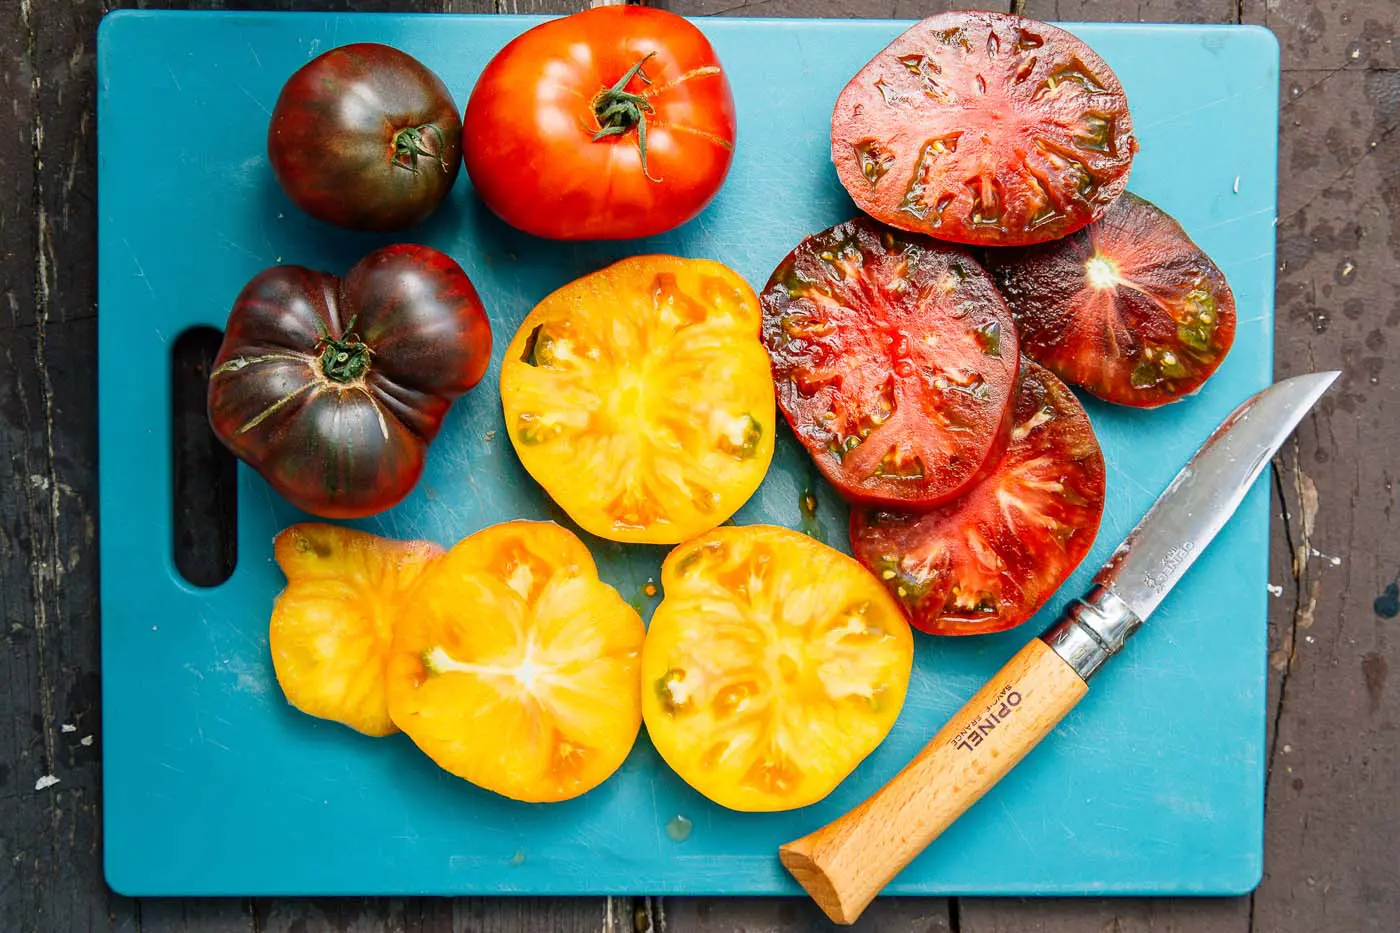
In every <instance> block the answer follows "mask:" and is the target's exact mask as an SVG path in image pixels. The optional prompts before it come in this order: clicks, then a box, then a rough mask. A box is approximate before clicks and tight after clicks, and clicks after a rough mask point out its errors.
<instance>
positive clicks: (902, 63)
mask: <svg viewBox="0 0 1400 933" xmlns="http://www.w3.org/2000/svg"><path fill="white" fill-rule="evenodd" d="M831 146H832V149H831V151H832V160H833V162H834V163H835V165H836V168H837V173H838V175H839V176H840V179H841V182H842V184H843V185H844V186H845V187H846V190H847V191H848V192H849V193H850V195H851V197H852V199H853V200H854V201H855V203H856V205H857V206H858V207H860V208H861V209H862V210H863V211H864V212H865V215H866V216H860V217H858V218H857V219H855V220H852V221H849V222H847V223H843V224H839V225H837V226H835V227H832V228H831V229H829V230H824V231H822V232H820V233H817V234H814V235H812V236H810V237H808V238H807V239H805V240H803V241H802V242H801V243H800V244H798V246H797V248H796V249H794V250H793V251H792V252H791V253H790V254H789V255H788V256H787V258H786V259H784V260H783V262H782V263H781V264H780V265H779V266H778V268H777V270H776V271H774V273H773V275H772V277H771V278H770V279H769V282H768V285H767V287H766V288H765V290H764V292H763V295H762V303H763V340H764V344H765V345H766V347H767V349H768V352H769V356H770V358H771V361H772V365H773V375H774V381H775V383H776V386H777V393H778V402H779V405H780V407H781V408H782V410H783V414H784V415H785V416H786V418H787V421H788V423H789V425H790V426H791V427H792V430H793V432H794V434H796V436H797V438H798V439H799V440H800V441H801V443H802V444H803V446H804V447H806V449H807V451H808V453H809V454H811V456H812V458H813V460H814V461H815V462H816V464H817V466H818V468H819V469H820V470H821V472H822V473H823V475H825V476H826V478H827V479H828V480H830V482H831V483H832V484H833V485H834V486H835V488H836V489H837V490H838V491H839V492H840V493H841V494H842V495H843V496H844V497H845V498H846V499H847V500H848V501H849V502H850V503H851V504H852V515H851V526H850V528H851V549H852V552H853V554H854V555H855V556H856V557H857V558H858V559H859V560H860V561H861V562H862V563H864V564H865V566H866V567H867V568H869V569H870V570H871V571H872V572H873V573H874V574H875V575H876V576H877V577H878V578H879V579H880V580H881V581H883V583H884V584H885V586H886V587H887V588H888V589H889V590H890V592H891V593H892V594H893V595H894V596H895V598H896V599H897V600H899V602H900V604H901V605H902V606H903V608H904V610H905V612H906V613H907V615H908V616H909V618H910V621H911V622H912V623H913V624H914V625H915V626H916V627H918V628H920V629H922V630H924V631H926V632H931V633H934V634H941V635H963V634H975V633H982V632H995V631H1000V630H1002V629H1006V628H1010V627H1012V626H1014V625H1018V624H1020V623H1021V622H1024V621H1025V620H1026V619H1028V618H1030V616H1031V615H1033V614H1034V613H1035V611H1036V610H1037V609H1039V608H1040V607H1041V606H1042V605H1043V604H1044V603H1045V601H1046V600H1047V599H1048V598H1049V597H1050V595H1051V594H1052V593H1054V591H1055V589H1056V588H1057V587H1058V586H1059V585H1060V584H1061V583H1062V582H1064V580H1065V579H1066V578H1067V577H1068V576H1069V574H1070V573H1072V572H1073V571H1074V569H1075V568H1076V567H1077V566H1078V565H1079V563H1080V561H1082V560H1083V558H1084V556H1085V554H1086V553H1087V552H1088V550H1089V547H1090V546H1091V544H1092V543H1093V540H1094V536H1095V534H1096V532H1097V530H1098V526H1099V520H1100V518H1101V516H1102V513H1103V504H1104V493H1105V484H1104V479H1105V476H1104V460H1103V454H1102V453H1101V451H1100V449H1099V445H1098V441H1097V440H1096V438H1095V436H1094V431H1093V427H1092V425H1091V424H1090V421H1089V417H1088V415H1087V413H1086V412H1085V410H1084V408H1083V406H1082V405H1081V404H1080V403H1079V401H1078V400H1077V399H1076V398H1075V396H1074V394H1073V393H1072V392H1070V391H1069V389H1067V388H1066V386H1065V384H1064V382H1062V381H1061V380H1062V379H1063V380H1065V381H1066V382H1069V383H1072V384H1074V385H1077V386H1080V387H1081V388H1083V389H1085V390H1086V391H1088V392H1090V393H1091V394H1093V395H1095V396H1097V397H1099V398H1101V399H1104V400H1106V401H1109V402H1115V403H1118V404H1123V405H1132V406H1136V407H1142V408H1149V407H1154V406H1158V405H1162V404H1165V403H1167V402H1171V401H1175V400H1176V399H1179V398H1181V397H1183V396H1184V395H1186V394H1189V393H1191V392H1194V391H1195V390H1196V389H1198V388H1199V387H1200V386H1201V384H1202V383H1203V382H1204V381H1205V380H1206V379H1207V378H1208V377H1209V376H1210V375H1211V373H1213V372H1214V371H1215V369H1216V368H1217V367H1218V366H1219V365H1220V363H1221V361H1222V360H1223V359H1224V357H1225V354H1226V353H1227V352H1228V350H1229V348H1230V344H1231V341H1232V340H1233V337H1234V327H1235V314H1234V300H1233V297H1232V296H1231V294H1230V289H1229V286H1228V285H1227V284H1226V282H1225V279H1224V276H1223V275H1222V274H1221V273H1220V270H1219V269H1218V268H1216V266H1215V265H1214V263H1212V262H1211V261H1210V259H1209V258H1208V257H1207V256H1206V255H1205V254H1204V253H1203V252H1202V251H1201V250H1200V249H1199V248H1197V247H1196V246H1195V244H1194V243H1192V242H1191V240H1190V238H1189V237H1188V236H1187V235H1186V233H1185V232H1184V231H1183V230H1182V228H1181V226H1180V225H1179V224H1177V223H1176V222H1175V221H1174V220H1172V219H1171V218H1170V217H1169V216H1167V215H1166V214H1165V213H1164V212H1163V211H1161V210H1160V209H1158V208H1157V207H1155V206H1154V205H1152V204H1150V203H1149V202H1147V201H1145V200H1143V199H1142V198H1139V197H1137V196H1136V195H1133V194H1129V193H1126V191H1125V187H1126V185H1127V180H1128V172H1129V169H1130V167H1131V164H1132V160H1133V156H1134V154H1135V153H1136V151H1137V143H1136V140H1135V139H1134V137H1133V129H1132V118H1131V115H1130V114H1129V111H1128V104H1127V98H1126V95H1125V94H1124V92H1123V88H1122V85H1121V84H1120V83H1119V81H1118V78H1117V77H1116V76H1115V75H1114V74H1113V72H1112V70H1110V69H1109V67H1108V65H1107V64H1105V63H1104V62H1103V60H1102V59H1101V58H1099V56H1098V55H1096V54H1095V53H1094V52H1093V50H1092V49H1090V48H1089V47H1088V46H1087V45H1085V44H1084V43H1083V42H1081V41H1080V40H1079V39H1077V38H1075V37H1074V36H1072V35H1071V34H1069V33H1068V32H1065V31H1064V30H1061V29H1057V28H1055V27H1053V26H1048V25H1045V24H1043V23H1037V22H1034V21H1031V20H1027V19H1023V18H1021V17H1018V16H1011V15H1005V14H999V13H981V12H978V13H968V12H961V13H948V14H944V15H941V16H934V17H931V18H929V19H926V20H924V21H923V22H921V23H919V24H918V25H916V26H914V27H913V28H912V29H910V30H908V31H907V32H905V33H904V34H902V35H901V36H899V37H898V38H897V39H896V40H895V41H894V42H893V43H891V44H890V45H889V46H888V47H887V48H885V49H884V50H883V51H882V52H880V53H879V54H878V55H876V56H875V57H874V58H873V59H872V60H871V61H870V62H869V64H867V65H866V66H865V67H864V68H863V69H862V70H861V71H860V72H859V73H858V74H857V75H856V76H855V77H854V78H853V79H852V80H851V82H850V83H849V84H848V85H847V86H846V88H845V89H844V90H843V91H842V93H841V95H840V97H839V98H838V99H837V102H836V107H835V111H834V113H833V116H832V130H831ZM974 249H977V250H978V252H975V253H974V252H973V250H974Z"/></svg>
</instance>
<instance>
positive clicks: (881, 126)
mask: <svg viewBox="0 0 1400 933" xmlns="http://www.w3.org/2000/svg"><path fill="white" fill-rule="evenodd" d="M1136 150H1137V143H1136V141H1135V139H1134V137H1133V124H1132V117H1131V116H1130V114H1129V112H1128V102H1127V98H1126V96H1125V95H1124V93H1123V87H1122V85H1121V84H1120V83H1119V81H1118V78H1117V77H1116V76H1115V75H1114V74H1113V71H1112V70H1111V69H1110V68H1109V67H1108V65H1107V64H1105V63H1104V61H1103V59H1101V58H1099V56H1098V55H1096V54H1095V53H1094V51H1093V50H1092V49H1090V48H1089V47H1088V46H1087V45H1085V44H1084V43H1083V42H1081V41H1080V40H1079V39H1077V38H1075V37H1074V36H1072V35H1070V34H1069V33H1068V32H1065V31H1064V30H1063V29H1058V28H1056V27H1054V26H1049V25H1046V24H1045V23H1039V22H1036V21H1034V20H1029V19H1025V18H1023V17H1020V16H1014V15H1009V14H1005V13H990V12H980V11H979V12H954V13H944V14H941V15H938V16H932V17H929V18H928V19H926V20H924V21H922V22H920V23H918V24H917V25H915V26H913V27H912V28H910V29H909V30H908V31H906V32H905V33H903V34H902V35H900V36H899V37H898V38H897V39H895V40H894V42H892V43H890V45H889V46H888V47H886V48H885V49H884V50H883V51H881V52H880V53H879V54H878V55H876V56H875V57H874V58H873V59H871V61H870V62H869V64H867V65H866V66H865V67H864V68H862V69H861V70H860V72H859V73H857V74H856V76H855V77H854V78H852V79H851V81H850V83H849V84H847V85H846V87H845V89H844V90H843V91H842V92H841V95H840V96H839V97H838V98H837V101H836V108H835V111H834V113H833V114H832V122H831V157H832V160H833V161H834V162H835V163H836V170H837V174H838V175H839V176H840V178H841V183H842V184H843V185H844V186H845V187H846V190H847V191H848V192H850V195H851V197H852V198H853V199H854V200H855V202H856V204H857V206H859V207H860V209H861V210H863V211H865V212H866V213H868V214H869V215H870V216H872V217H874V218H875V219H876V220H879V221H882V222H884V223H887V224H890V225H891V226H894V227H899V228H901V229H904V230H912V231H916V232H921V233H927V234H929V235H931V236H935V237H938V238H940V239H943V240H951V241H953V242H956V243H970V244H980V245H987V246H1004V245H1018V244H1024V243H1040V242H1044V241H1046V240H1053V239H1056V238H1058V237H1062V236H1065V235H1066V234H1069V233H1072V232H1073V231H1075V230H1077V229H1079V228H1080V227H1082V226H1084V225H1085V224H1087V223H1089V222H1090V221H1091V220H1093V219H1094V218H1095V217H1097V216H1099V215H1100V214H1101V213H1103V211H1104V210H1105V209H1106V208H1107V207H1108V205H1109V204H1111V203H1113V199H1114V198H1116V197H1117V196H1118V194H1119V193H1120V192H1122V190H1123V188H1124V186H1125V185H1126V184H1127V181H1128V171H1129V168H1130V167H1131V164H1132V160H1133V155H1134V153H1135V152H1136Z"/></svg>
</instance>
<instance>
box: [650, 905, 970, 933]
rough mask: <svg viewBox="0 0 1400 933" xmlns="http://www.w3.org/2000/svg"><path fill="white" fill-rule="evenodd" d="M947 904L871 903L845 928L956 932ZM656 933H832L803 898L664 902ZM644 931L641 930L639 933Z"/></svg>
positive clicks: (878, 932)
mask: <svg viewBox="0 0 1400 933" xmlns="http://www.w3.org/2000/svg"><path fill="white" fill-rule="evenodd" d="M951 909H952V908H951V905H950V903H949V901H947V900H946V899H944V898H939V897H908V898H906V897H888V898H881V899H878V900H876V901H875V902H874V903H873V904H871V905H870V907H869V908H867V909H866V911H865V913H864V914H862V915H861V918H860V920H858V921H857V922H856V923H855V924H853V925H851V926H850V927H842V928H841V929H849V930H854V931H856V933H947V931H956V930H957V927H956V926H954V925H953V921H952V918H951V915H950V910H951ZM662 911H663V912H662V913H661V917H662V920H663V923H662V924H661V925H658V926H655V927H653V928H652V929H655V930H656V931H657V933H666V931H669V933H731V931H736V930H753V931H758V930H792V931H804V930H806V931H812V933H817V931H823V930H831V929H833V927H832V924H831V922H830V921H829V920H827V919H826V917H825V916H823V914H822V912H821V911H820V910H818V909H817V906H816V904H814V903H812V901H810V900H808V899H807V898H772V897H764V898H742V897H730V898H718V897H668V898H666V899H665V902H664V904H663V905H662ZM645 929H646V928H642V931H643V933H644V931H645Z"/></svg>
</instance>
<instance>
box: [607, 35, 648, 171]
mask: <svg viewBox="0 0 1400 933" xmlns="http://www.w3.org/2000/svg"><path fill="white" fill-rule="evenodd" d="M655 54H656V53H655V52H648V53H646V54H645V55H643V56H642V60H641V61H639V62H637V64H635V65H633V66H632V67H631V68H629V69H628V70H627V73H626V74H624V75H623V76H622V77H621V78H619V79H618V81H617V83H616V84H614V85H613V86H612V87H609V88H604V89H603V90H601V91H599V92H598V96H597V97H595V98H593V115H594V116H595V117H597V118H598V132H596V133H594V134H593V141H594V142H597V141H598V140H600V139H603V138H604V137H607V136H621V135H623V134H624V133H626V132H627V131H628V130H630V129H632V128H633V127H634V126H635V127H636V128H637V151H638V152H640V153H641V155H642V174H643V175H645V176H646V177H647V179H648V180H650V181H660V180H661V179H659V178H654V177H653V176H652V174H651V171H650V170H649V169H648V168H647V114H654V113H656V108H655V107H653V106H652V104H651V101H649V100H647V98H646V96H645V95H643V94H633V93H632V92H631V91H628V90H627V85H628V84H630V83H631V81H632V79H633V78H640V79H641V82H642V83H643V84H651V78H648V77H647V74H646V72H645V71H643V70H642V66H643V65H645V64H646V63H647V60H648V59H649V58H651V57H652V56H653V55H655Z"/></svg>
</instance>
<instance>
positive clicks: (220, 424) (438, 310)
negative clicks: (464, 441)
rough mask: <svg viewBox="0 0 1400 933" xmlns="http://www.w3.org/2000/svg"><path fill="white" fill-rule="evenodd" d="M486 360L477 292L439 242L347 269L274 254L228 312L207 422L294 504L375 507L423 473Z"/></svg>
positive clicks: (360, 510)
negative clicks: (274, 261)
mask: <svg viewBox="0 0 1400 933" xmlns="http://www.w3.org/2000/svg"><path fill="white" fill-rule="evenodd" d="M490 359H491V325H490V323H489V322H488V321H487V318H486V311H485V309H483V308H482V306H481V299H480V298H478V297H477V294H476V289H475V288H473V287H472V283H471V281H470V280H469V279H468V278H467V275H466V273H465V272H463V271H462V269H461V267H460V266H458V265H457V264H456V263H455V262H453V261H452V259H451V257H449V256H446V255H444V254H442V253H439V252H438V251H437V250H435V249H430V248H428V247H426V246H411V245H400V246H387V247H385V248H383V249H380V250H376V251H375V252H373V253H370V254H369V255H368V256H366V257H365V258H364V259H362V260H360V261H359V262H358V263H356V264H355V266H354V267H353V268H352V269H351V270H350V272H349V274H348V275H346V276H345V277H344V278H343V279H342V278H340V277H338V276H335V275H331V274H329V273H326V272H316V271H314V270H312V269H307V268H304V267H302V266H274V267H272V268H271V269H265V270H263V271H262V272H260V273H258V275H256V276H255V277H254V278H253V280H252V281H250V282H249V283H248V284H247V285H246V286H244V288H243V291H242V292H241V293H240V294H239V296H238V299H237V301H235V302H234V306H233V310H232V311H231V312H230V313H229V317H228V323H227V325H226V326H225V328H224V340H223V343H222V344H221V345H220V347H219V355H218V357H217V358H216V359H215V361H214V364H215V365H214V371H213V373H212V374H211V375H210V378H209V421H210V424H211V425H212V426H213V428H214V433H215V435H216V436H217V437H218V438H219V440H220V441H222V442H223V443H224V445H225V446H226V447H228V448H229V450H231V451H233V453H234V454H236V455H237V456H238V457H239V458H240V459H242V460H244V461H245V462H246V463H248V464H249V465H250V466H252V467H253V468H254V469H256V470H257V471H258V472H259V473H261V474H262V475H263V478H264V479H266V480H267V481H268V483H269V484H271V486H272V487H273V488H274V489H276V490H277V491H278V492H279V493H281V494H282V496H283V497H285V498H286V499H287V500H288V501H290V502H291V503H292V504H293V505H295V506H297V507H298V508H301V509H303V510H305V511H307V512H310V513H312V514H313V515H319V516H321V517H323V518H356V517H360V516H365V515H373V514H375V513H376V512H381V511H383V510H384V509H387V508H389V507H390V506H392V505H395V504H396V503H398V502H399V500H401V499H403V497H404V496H406V495H408V493H409V490H411V489H412V488H413V485H414V484H415V483H416V482H418V477H419V476H420V475H421V474H422V472H423V463H424V459H425V457H426V455H427V450H428V444H429V443H431V442H432V440H433V438H434V437H435V436H436V435H437V432H438V429H439V428H440V427H441V426H442V419H443V417H444V416H445V415H446V414H447V409H448V406H450V405H451V404H452V402H453V400H454V399H456V398H457V397H458V396H459V395H461V394H462V393H464V392H466V391H467V390H468V389H470V388H472V387H473V386H475V385H476V384H477V382H479V381H480V380H481V377H482V375H483V374H484V373H485V372H486V364H487V363H488V362H489V361H490Z"/></svg>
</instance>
